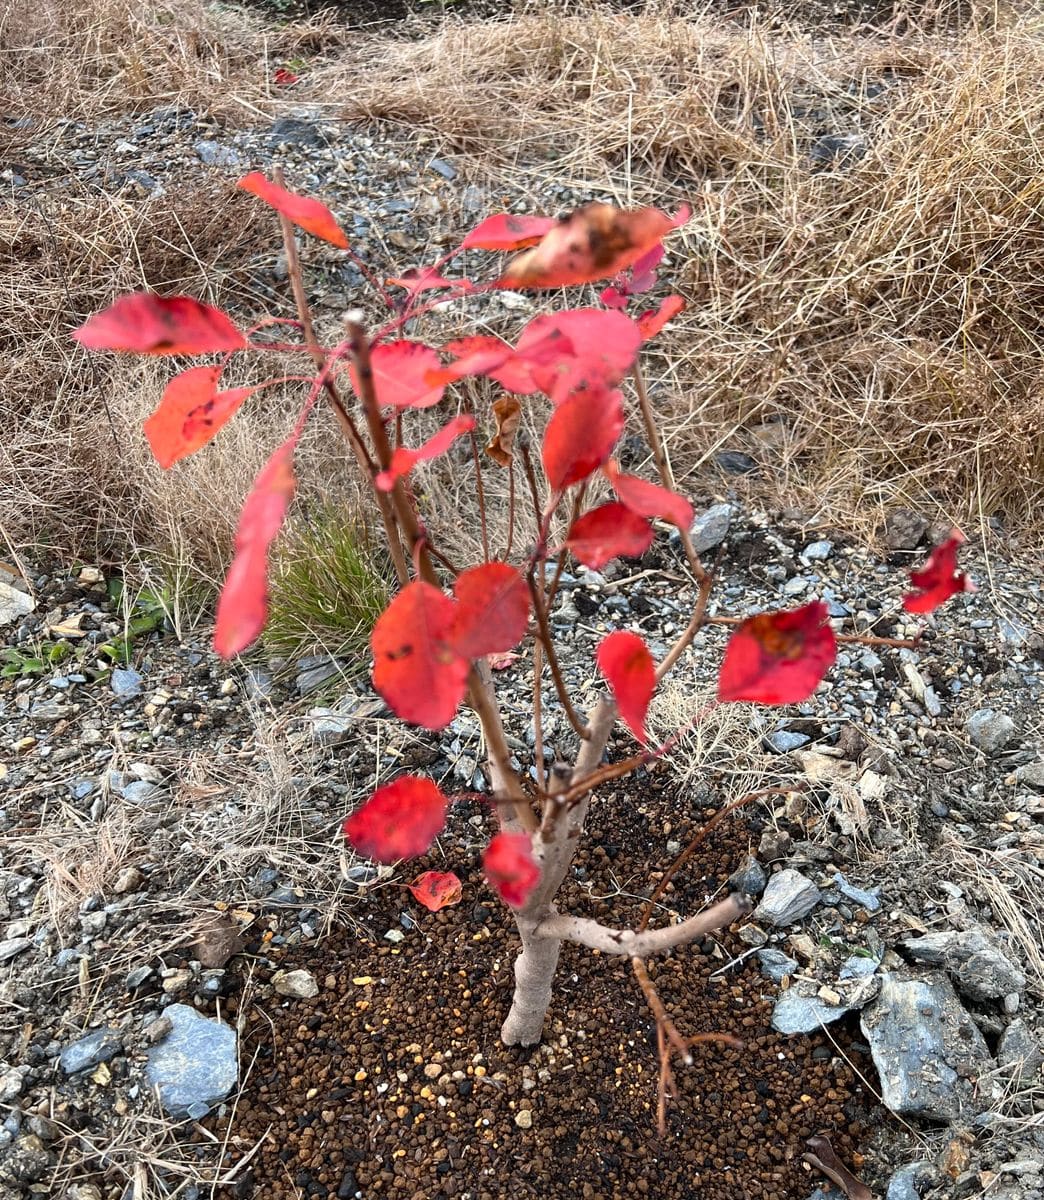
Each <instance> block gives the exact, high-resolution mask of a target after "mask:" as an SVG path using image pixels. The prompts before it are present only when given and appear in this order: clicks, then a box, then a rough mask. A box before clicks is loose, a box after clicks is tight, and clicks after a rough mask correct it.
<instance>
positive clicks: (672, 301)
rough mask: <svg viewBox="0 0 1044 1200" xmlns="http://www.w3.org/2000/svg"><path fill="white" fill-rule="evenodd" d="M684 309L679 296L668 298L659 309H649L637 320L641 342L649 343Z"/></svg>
mask: <svg viewBox="0 0 1044 1200" xmlns="http://www.w3.org/2000/svg"><path fill="white" fill-rule="evenodd" d="M684 307H685V301H684V300H683V299H682V298H681V296H668V297H667V298H666V299H665V300H664V301H663V302H662V303H661V304H660V307H659V308H650V309H649V310H648V311H647V312H643V313H642V314H641V316H640V317H639V318H638V329H639V331H640V332H641V335H642V341H643V342H648V341H651V340H652V339H653V338H654V337H655V336H656V335H657V334H658V333H659V332H660V330H661V329H662V328H663V327H664V325H666V324H667V322H668V321H673V320H674V318H675V317H676V316H677V315H678V314H679V313H680V312H681V311H682V309H683V308H684Z"/></svg>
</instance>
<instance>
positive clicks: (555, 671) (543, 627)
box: [527, 574, 588, 739]
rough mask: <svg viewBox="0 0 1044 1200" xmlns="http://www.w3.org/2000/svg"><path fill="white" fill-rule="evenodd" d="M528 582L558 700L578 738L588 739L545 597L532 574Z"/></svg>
mask: <svg viewBox="0 0 1044 1200" xmlns="http://www.w3.org/2000/svg"><path fill="white" fill-rule="evenodd" d="M527 582H528V583H529V594H530V596H531V597H532V599H533V611H534V612H535V613H536V619H537V627H538V629H539V631H540V640H541V641H542V642H543V643H544V652H545V654H546V655H547V665H548V666H549V667H550V668H551V678H552V679H553V680H554V681H555V691H556V692H558V699H559V701H560V702H561V704H562V708H563V709H564V710H565V715H566V716H567V717H568V718H569V724H570V725H572V727H573V731H574V732H575V733H576V735H577V737H580V738H585V739H586V738H587V736H588V732H587V726H586V725H585V724H584V723H583V721H581V720H580V717H579V715H578V714H577V711H576V709H575V708H574V707H573V702H572V700H570V699H569V693H568V691H566V685H565V680H564V679H563V678H562V668H561V667H560V666H559V663H558V655H557V654H556V653H555V645H554V642H553V641H552V638H551V630H550V628H549V627H548V623H547V613H546V611H545V610H544V597H543V596H542V595H541V593H540V588H539V587H538V585H537V582H536V580H535V579H534V578H533V576H532V574H530V575H529V576H528V577H527Z"/></svg>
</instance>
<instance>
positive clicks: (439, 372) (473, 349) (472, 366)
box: [424, 334, 536, 391]
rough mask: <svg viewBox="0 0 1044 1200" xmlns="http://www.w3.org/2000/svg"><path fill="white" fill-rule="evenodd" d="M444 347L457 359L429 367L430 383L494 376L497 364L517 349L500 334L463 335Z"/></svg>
mask: <svg viewBox="0 0 1044 1200" xmlns="http://www.w3.org/2000/svg"><path fill="white" fill-rule="evenodd" d="M442 349H443V352H444V353H445V354H452V355H454V356H455V358H456V361H455V362H452V363H450V364H449V365H448V366H445V367H439V368H438V369H436V370H434V371H428V372H427V374H426V375H425V377H424V379H425V382H426V383H427V384H428V386H429V387H437V386H441V385H443V384H447V383H455V382H456V381H457V380H458V379H464V378H465V377H466V376H468V375H490V376H492V374H493V371H494V370H495V369H496V368H498V367H501V366H503V365H504V364H505V363H507V362H508V361H509V360H511V359H512V358H514V354H515V352H514V350H512V349H511V347H510V346H509V345H508V344H507V343H506V342H502V341H501V340H500V338H496V337H488V336H486V335H482V334H479V335H476V336H475V337H467V338H461V339H460V340H459V341H456V342H448V343H447V344H446V345H445V346H443V347H442ZM527 378H528V377H527ZM505 386H506V385H505ZM511 390H514V389H511ZM530 390H531V391H536V388H535V387H533V388H531V389H530Z"/></svg>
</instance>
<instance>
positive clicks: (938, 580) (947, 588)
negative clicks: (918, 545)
mask: <svg viewBox="0 0 1044 1200" xmlns="http://www.w3.org/2000/svg"><path fill="white" fill-rule="evenodd" d="M963 545H964V534H963V533H961V531H960V530H959V529H955V530H953V532H952V533H951V534H950V536H949V537H948V538H947V539H946V541H945V542H943V543H942V544H941V545H939V546H936V547H935V549H934V550H933V551H932V552H931V554H930V555H929V556H928V561H927V562H926V563H925V565H924V566H923V567H922V568H921V570H919V571H911V572H910V583H911V585H912V586H913V587H914V588H915V589H916V590H915V591H913V592H911V593H910V594H909V595H908V596H904V597H903V608H905V609H906V611H907V612H912V613H930V612H935V610H936V609H937V608H938V607H939V605H940V604H945V602H946V601H947V600H949V598H950V597H951V596H956V595H957V594H958V593H960V592H974V591H975V590H976V589H975V584H974V583H972V581H971V580H970V579H969V578H968V576H967V575H964V574H962V573H961V572H959V571H958V570H957V551H958V550H959V549H960V548H961V546H963Z"/></svg>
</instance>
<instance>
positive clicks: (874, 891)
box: [834, 871, 881, 912]
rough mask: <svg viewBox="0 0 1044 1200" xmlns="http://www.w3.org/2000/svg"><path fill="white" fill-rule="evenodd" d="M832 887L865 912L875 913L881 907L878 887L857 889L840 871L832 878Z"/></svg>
mask: <svg viewBox="0 0 1044 1200" xmlns="http://www.w3.org/2000/svg"><path fill="white" fill-rule="evenodd" d="M834 887H836V888H837V890H838V891H839V892H840V893H841V895H842V896H847V897H848V899H849V900H854V901H855V902H856V904H858V905H860V906H861V907H862V908H865V909H866V911H867V912H877V910H878V909H879V908H880V907H881V901H880V894H881V889H880V887H872V888H858V887H856V886H855V885H854V884H851V883H849V882H848V880H847V879H846V878H845V877H844V875H842V874H841V872H840V871H838V872H837V874H836V875H835V876H834Z"/></svg>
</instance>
